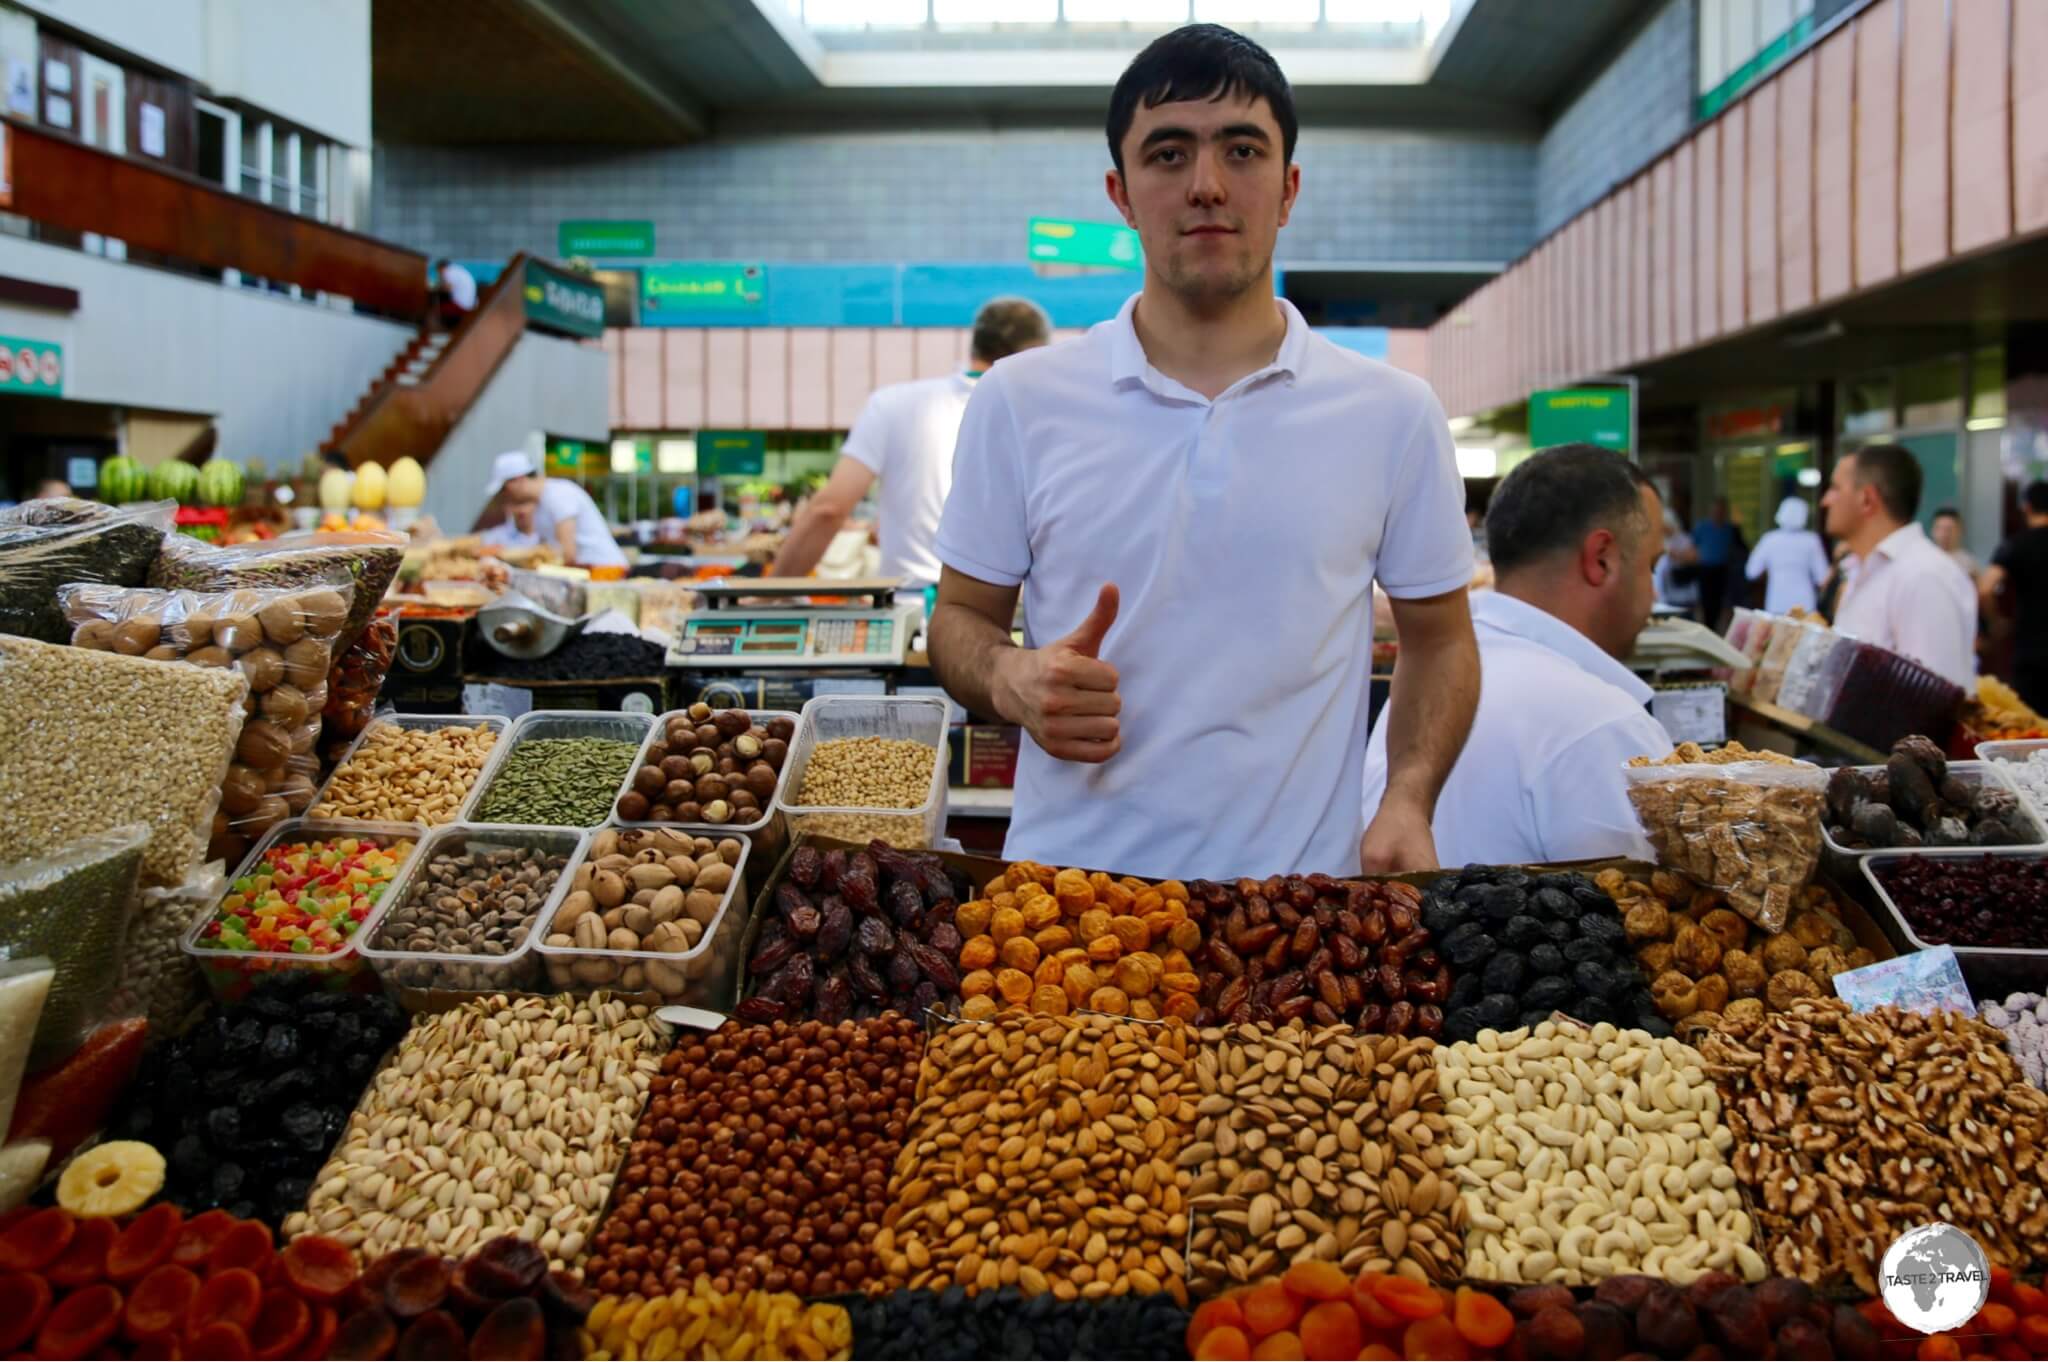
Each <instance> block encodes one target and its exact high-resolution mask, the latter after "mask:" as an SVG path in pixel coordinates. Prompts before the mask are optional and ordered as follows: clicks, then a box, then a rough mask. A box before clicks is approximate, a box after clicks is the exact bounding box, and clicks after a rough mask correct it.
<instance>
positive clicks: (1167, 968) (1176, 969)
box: [1159, 946, 1195, 974]
mask: <svg viewBox="0 0 2048 1362" xmlns="http://www.w3.org/2000/svg"><path fill="white" fill-rule="evenodd" d="M1159 969H1160V972H1161V973H1163V974H1193V973H1194V972H1195V965H1194V962H1193V961H1192V960H1189V959H1188V953H1187V952H1186V951H1184V950H1182V949H1181V948H1180V947H1178V946H1175V947H1174V948H1173V949H1172V950H1170V951H1168V952H1167V953H1166V954H1164V955H1162V956H1160V957H1159Z"/></svg>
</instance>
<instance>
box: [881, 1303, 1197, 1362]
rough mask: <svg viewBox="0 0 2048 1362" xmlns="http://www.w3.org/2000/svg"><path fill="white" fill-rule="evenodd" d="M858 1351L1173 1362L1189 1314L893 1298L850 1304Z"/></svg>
mask: <svg viewBox="0 0 2048 1362" xmlns="http://www.w3.org/2000/svg"><path fill="white" fill-rule="evenodd" d="M846 1308H847V1313H848V1314H849V1315H851V1316H852V1317H853V1337H854V1343H855V1348H856V1350H857V1351H858V1352H859V1354H860V1355H861V1356H862V1357H864V1358H869V1357H872V1358H901V1359H904V1362H912V1360H913V1359H922V1358H928V1357H963V1358H964V1357H1003V1358H1017V1359H1033V1358H1047V1359H1051V1358H1060V1359H1065V1358H1072V1357H1092V1358H1156V1357H1173V1356H1178V1354H1176V1353H1174V1352H1173V1351H1172V1349H1173V1341H1174V1340H1175V1339H1177V1338H1179V1337H1180V1335H1181V1334H1182V1333H1183V1332H1185V1331H1186V1329H1187V1324H1188V1312H1187V1311H1186V1310H1185V1309H1184V1308H1183V1307H1182V1306H1181V1305H1180V1304H1179V1303H1178V1302H1176V1301H1175V1300H1174V1299H1173V1297H1171V1296H1110V1297H1105V1298H1103V1299H1101V1300H1094V1301H1074V1302H1071V1303H1069V1302H1066V1301H1059V1300H1055V1299H1053V1298H1052V1297H1051V1296H1029V1297H1027V1296H1026V1295H1024V1293H1023V1292H1021V1291H1019V1290H1017V1288H1015V1287H1002V1288H999V1289H997V1290H995V1291H985V1292H982V1293H980V1294H978V1295H974V1296H969V1295H968V1294H967V1293H966V1292H965V1291H963V1290H960V1289H959V1288H957V1287H956V1288H953V1289H950V1290H947V1291H891V1292H890V1293H889V1294H888V1295H886V1296H875V1297H869V1298H865V1299H857V1300H853V1301H850V1302H848V1304H847V1307H846Z"/></svg>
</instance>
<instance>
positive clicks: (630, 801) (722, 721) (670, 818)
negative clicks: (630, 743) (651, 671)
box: [615, 703, 796, 824]
mask: <svg viewBox="0 0 2048 1362" xmlns="http://www.w3.org/2000/svg"><path fill="white" fill-rule="evenodd" d="M795 736H796V722H795V721H794V720H793V719H791V718H790V717H789V716H787V715H783V714H778V715H774V716H772V717H770V718H768V719H766V720H765V721H758V722H757V721H756V720H755V719H754V717H753V716H752V715H750V714H748V713H747V711H745V710H743V709H713V708H712V707H711V706H709V705H707V704H702V703H699V704H695V705H692V706H690V707H689V708H688V709H687V710H679V711H677V712H676V713H673V714H670V715H667V716H665V721H664V726H663V727H662V729H661V731H660V732H658V733H657V734H656V735H655V738H654V741H653V742H651V743H649V744H648V746H647V750H646V751H645V752H643V753H641V754H640V765H639V768H638V769H637V770H635V771H634V772H633V785H632V788H631V789H629V790H627V791H626V792H625V793H624V794H622V795H620V796H619V801H618V805H617V807H616V809H615V813H616V814H617V816H618V818H619V820H620V821H621V822H625V823H639V822H655V823H670V822H674V823H711V824H724V823H741V824H747V823H758V822H760V821H761V820H762V819H763V818H765V817H766V816H767V813H768V807H769V805H770V804H772V803H773V802H774V800H775V789H776V785H777V784H778V783H779V782H780V781H781V779H782V766H783V763H784V762H785V761H787V760H788V758H789V743H790V739H791V738H793V737H795Z"/></svg>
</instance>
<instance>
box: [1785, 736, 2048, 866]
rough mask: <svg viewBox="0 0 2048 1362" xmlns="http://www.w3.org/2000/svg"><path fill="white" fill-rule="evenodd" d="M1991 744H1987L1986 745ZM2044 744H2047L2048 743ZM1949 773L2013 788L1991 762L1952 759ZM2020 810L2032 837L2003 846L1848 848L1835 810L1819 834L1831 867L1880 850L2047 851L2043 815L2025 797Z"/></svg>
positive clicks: (1975, 783) (1870, 769)
mask: <svg viewBox="0 0 2048 1362" xmlns="http://www.w3.org/2000/svg"><path fill="white" fill-rule="evenodd" d="M1989 745H1990V744H1986V746H1989ZM2043 745H2044V746H2048V744H2043ZM1851 769H1852V770H1857V771H1863V772H1867V773H1869V774H1872V775H1875V774H1878V773H1880V772H1882V771H1883V770H1884V769H1885V768H1884V767H1882V766H1857V767H1852V768H1851ZM1948 773H1949V774H1950V775H1952V776H1954V777H1955V778H1956V779H1957V780H1960V781H1961V782H1963V784H1965V785H1967V786H1969V787H1970V788H1971V789H1972V790H1975V789H1979V788H1981V787H1982V786H1983V785H1984V784H1985V783H1986V782H1989V783H1990V784H1992V785H1994V786H1996V787H1997V788H1999V789H2001V790H2011V789H2012V788H2013V787H2012V782H2011V781H2010V780H2009V779H2007V778H2006V776H2005V775H2004V774H2003V773H2002V772H2000V771H1998V770H1997V769H1996V768H1995V766H1994V764H1993V763H1992V762H1989V761H1952V762H1950V763H1949V764H1948ZM2020 813H2021V815H2022V817H2024V818H2025V820H2026V823H2027V826H2028V827H2030V828H2032V829H2033V837H2032V838H2031V839H2030V840H2028V841H2025V842H2012V843H2008V844H2006V845H2004V846H1995V847H1864V848H1861V849H1858V848H1856V847H1846V846H1843V845H1842V844H1841V843H1840V842H1838V841H1836V840H1835V837H1834V833H1833V832H1832V831H1831V830H1830V829H1829V827H1828V825H1829V824H1830V823H1831V822H1833V821H1834V814H1833V813H1832V812H1830V813H1829V814H1828V815H1827V817H1825V818H1823V819H1822V820H1821V826H1820V836H1821V842H1822V844H1823V845H1825V846H1826V847H1827V853H1828V854H1827V859H1828V863H1829V865H1830V866H1831V867H1834V866H1840V865H1842V864H1844V863H1845V862H1847V861H1851V860H1854V859H1856V858H1858V857H1862V856H1869V855H1873V854H1875V853H1877V852H1879V851H2048V827H2044V826H2043V824H2042V820H2041V818H2040V817H2039V816H2038V814H2037V813H2036V811H2035V810H2034V808H2033V807H2032V806H2031V805H2029V804H2028V803H2027V801H2026V799H2025V798H2024V797H2022V798H2021V799H2020Z"/></svg>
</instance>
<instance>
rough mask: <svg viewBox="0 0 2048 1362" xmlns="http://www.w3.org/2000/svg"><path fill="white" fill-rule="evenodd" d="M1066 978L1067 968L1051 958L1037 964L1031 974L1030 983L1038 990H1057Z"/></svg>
mask: <svg viewBox="0 0 2048 1362" xmlns="http://www.w3.org/2000/svg"><path fill="white" fill-rule="evenodd" d="M1066 977H1067V967H1066V966H1065V965H1063V964H1061V963H1060V962H1059V961H1058V960H1055V959H1054V958H1053V957H1051V956H1047V957H1046V958H1045V959H1043V960H1041V961H1039V962H1038V968H1037V969H1035V970H1033V971H1032V972H1031V982H1032V983H1034V984H1037V985H1038V986H1039V987H1040V988H1058V987H1059V986H1060V982H1061V981H1062V980H1064V979H1065V978H1066Z"/></svg>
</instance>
